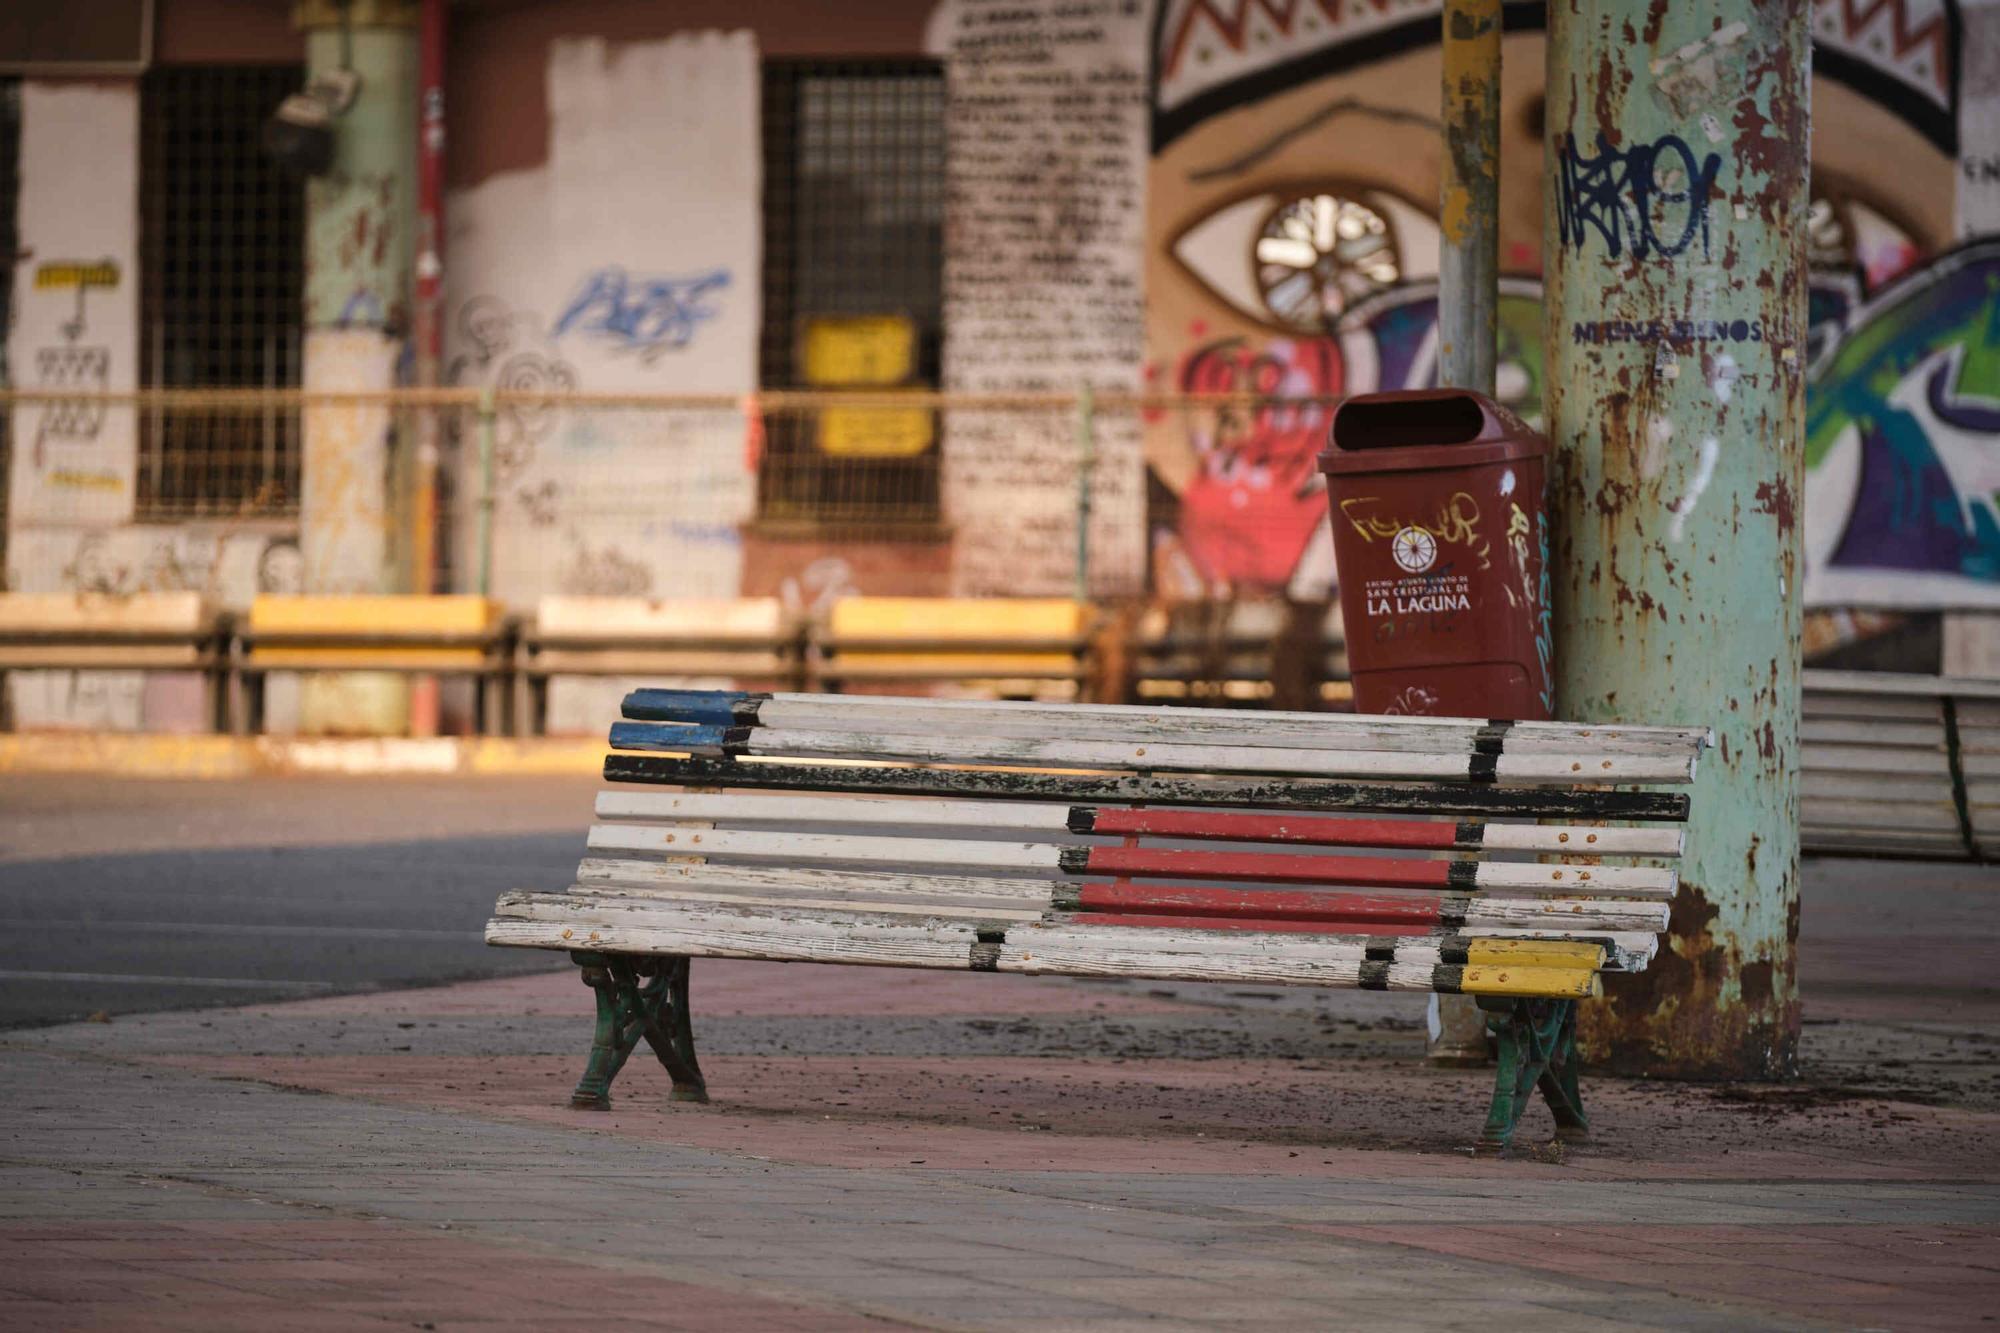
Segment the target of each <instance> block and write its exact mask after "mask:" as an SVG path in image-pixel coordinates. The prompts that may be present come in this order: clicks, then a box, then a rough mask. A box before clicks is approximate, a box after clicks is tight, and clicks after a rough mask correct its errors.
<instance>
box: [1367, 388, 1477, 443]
mask: <svg viewBox="0 0 2000 1333" xmlns="http://www.w3.org/2000/svg"><path fill="white" fill-rule="evenodd" d="M1485 427H1486V413H1485V412H1484V411H1482V410H1481V409H1480V406H1479V400H1478V399H1477V398H1474V397H1473V396H1472V395H1470V394H1425V395H1423V396H1421V397H1418V396H1414V395H1413V396H1411V397H1407V398H1404V397H1395V398H1390V397H1381V398H1376V397H1368V398H1351V399H1349V400H1348V401H1347V402H1345V403H1342V404H1341V405H1340V410H1339V411H1338V412H1336V413H1335V414H1334V418H1333V443H1334V447H1336V448H1339V449H1396V448H1401V447H1403V446H1405V445H1412V444H1470V443H1472V442H1473V441H1474V440H1477V439H1479V438H1480V436H1481V435H1482V434H1483V433H1484V431H1485Z"/></svg>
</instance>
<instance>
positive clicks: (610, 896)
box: [569, 883, 1048, 921]
mask: <svg viewBox="0 0 2000 1333" xmlns="http://www.w3.org/2000/svg"><path fill="white" fill-rule="evenodd" d="M569 897H570V900H571V901H573V902H595V901H599V900H617V899H637V900H641V901H645V902H652V903H659V904H662V905H671V904H680V903H692V904H708V905H711V906H717V907H741V908H744V909H748V910H754V909H757V908H765V907H771V908H805V909H807V910H810V911H825V912H882V913H887V914H889V915H893V916H923V917H931V916H936V917H954V918H960V919H963V920H969V921H1039V920H1041V919H1042V917H1043V915H1044V914H1045V913H1046V911H1047V909H1048V903H1047V902H1046V901H1044V902H1042V903H1040V904H1038V905H1036V904H1031V905H1027V906H1023V905H1022V904H1020V903H1019V902H1015V901H1011V900H1008V899H1004V898H976V899H964V898H928V897H921V896H914V895H913V896H911V897H908V898H898V899H888V898H884V897H882V896H881V894H880V893H879V891H878V892H877V893H876V894H874V895H867V894H854V895H852V896H845V897H843V896H841V895H838V894H816V893H813V892H811V891H809V890H803V889H796V888H785V889H762V890H752V889H724V888H716V887H702V888H683V887H678V886H674V885H649V886H647V887H645V888H631V887H627V886H622V885H609V886H604V887H602V888H600V887H599V886H596V885H591V884H582V883H579V884H576V885H574V886H572V887H571V889H570V891H569Z"/></svg>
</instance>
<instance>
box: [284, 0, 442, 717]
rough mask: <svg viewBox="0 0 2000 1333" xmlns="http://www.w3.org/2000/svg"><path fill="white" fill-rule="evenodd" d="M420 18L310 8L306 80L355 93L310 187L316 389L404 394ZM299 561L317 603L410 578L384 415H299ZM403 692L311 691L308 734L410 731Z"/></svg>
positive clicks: (367, 9)
mask: <svg viewBox="0 0 2000 1333" xmlns="http://www.w3.org/2000/svg"><path fill="white" fill-rule="evenodd" d="M416 17H417V10H416V6H415V5H414V4H413V3H410V2H409V0H354V2H353V3H352V4H348V5H345V6H343V5H338V4H335V3H332V0H305V2H304V3H301V4H300V5H299V7H298V10H297V22H298V24H299V26H300V27H301V28H302V29H304V31H305V34H306V67H307V77H308V78H312V77H315V76H317V75H320V74H322V73H325V72H328V71H334V70H339V69H342V68H348V69H352V70H354V71H355V72H356V73H358V74H359V75H360V77H361V84H360V91H359V94H358V95H357V96H356V98H355V100H354V103H353V105H352V106H351V107H349V108H348V110H347V111H346V113H345V114H344V115H342V116H341V117H340V118H339V119H338V120H337V121H336V122H335V133H334V138H335V143H336V148H335V153H334V160H333V166H332V169H331V170H330V171H328V172H327V173H326V174H324V175H321V176H316V177H313V178H311V180H310V181H309V182H308V183H307V186H306V282H305V312H304V314H305V319H304V323H305V358H304V381H305V388H306V390H307V391H308V392H314V391H319V392H378V391H381V390H385V389H390V388H393V387H395V385H396V384H397V382H398V378H399V368H400V366H401V364H402V361H403V355H404V344H405V340H406V339H407V338H408V337H409V332H410V317H411V291H410V286H411V248H412V244H413V241H414V237H415V231H416V211H415V208H416V205H415V201H416V147H417V143H416V126H417V63H418V62H417V28H416ZM303 424H304V443H305V454H304V476H303V481H302V489H301V495H300V510H301V512H300V538H299V546H300V551H301V554H302V555H303V556H304V558H305V588H306V591H307V592H309V593H377V592H388V591H392V590H394V589H395V588H396V587H397V586H398V585H399V584H400V583H401V580H400V579H399V578H398V577H397V573H396V568H395V562H396V558H397V556H398V554H399V552H398V550H397V545H398V544H397V543H395V542H393V541H392V539H391V537H392V533H393V531H394V529H395V526H396V506H395V503H394V490H393V488H392V484H391V483H392V472H391V463H392V460H391V456H390V444H391V429H392V418H391V414H390V412H389V410H388V409H387V408H386V407H378V406H354V405H346V404H338V405H323V406H308V407H307V408H306V410H305V412H304V421H303ZM407 706H408V705H407V690H406V689H405V688H404V685H403V683H402V682H401V681H399V680H397V679H395V678H393V677H385V676H380V675H368V674H362V673H355V674H352V675H341V676H320V677H317V678H314V679H311V680H309V681H308V682H307V683H306V685H305V687H304V691H303V693H302V697H301V701H300V724H301V727H302V728H303V729H304V730H307V731H314V732H324V731H365V732H384V731H388V732H395V731H401V730H403V728H404V726H405V725H406V715H407Z"/></svg>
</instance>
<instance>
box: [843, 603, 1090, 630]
mask: <svg viewBox="0 0 2000 1333" xmlns="http://www.w3.org/2000/svg"><path fill="white" fill-rule="evenodd" d="M1089 617H1090V606H1089V604H1088V603H1086V602H1074V601H1070V600H1068V599H1067V598H1060V597H981V598H973V597H844V598H842V599H841V600H839V601H837V602H835V603H834V604H833V611H832V613H831V615H830V617H829V624H830V625H831V627H832V629H833V632H834V634H835V635H836V636H837V637H840V638H854V639H1000V638H1007V637H1010V636H1015V637H1019V638H1023V639H1059V638H1062V637H1064V636H1066V635H1072V634H1080V633H1082V632H1083V630H1084V628H1085V627H1086V626H1087V625H1088V624H1089Z"/></svg>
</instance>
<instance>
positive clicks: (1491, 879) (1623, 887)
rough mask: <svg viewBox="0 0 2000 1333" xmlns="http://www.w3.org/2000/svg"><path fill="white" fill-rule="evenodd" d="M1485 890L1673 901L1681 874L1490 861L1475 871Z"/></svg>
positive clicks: (1648, 869)
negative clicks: (1572, 892)
mask: <svg viewBox="0 0 2000 1333" xmlns="http://www.w3.org/2000/svg"><path fill="white" fill-rule="evenodd" d="M1473 878H1474V882H1475V883H1476V884H1477V885H1478V886H1479V887H1480V888H1482V889H1488V890H1492V891H1494V892H1500V893H1505V892H1510V891H1511V892H1514V893H1567V892H1569V891H1570V890H1576V891H1578V892H1581V893H1590V892H1601V893H1605V894H1608V895H1611V896H1613V897H1619V898H1671V897H1673V896H1674V890H1675V889H1676V888H1677V887H1678V886H1679V884H1680V875H1679V872H1677V871H1673V870H1668V869H1664V868H1661V867H1657V866H1573V865H1572V866H1553V865H1520V864H1516V863H1513V862H1505V861H1488V862H1486V863H1484V864H1482V865H1481V866H1480V867H1479V868H1478V869H1477V870H1476V871H1474V872H1473Z"/></svg>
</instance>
